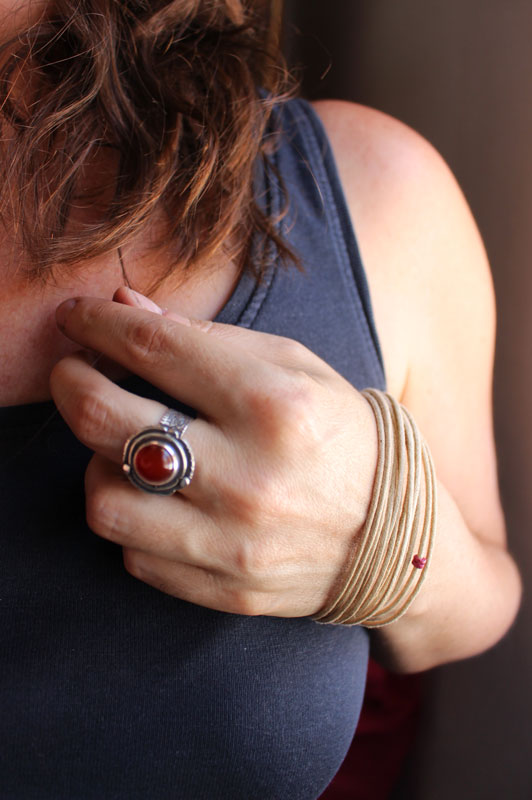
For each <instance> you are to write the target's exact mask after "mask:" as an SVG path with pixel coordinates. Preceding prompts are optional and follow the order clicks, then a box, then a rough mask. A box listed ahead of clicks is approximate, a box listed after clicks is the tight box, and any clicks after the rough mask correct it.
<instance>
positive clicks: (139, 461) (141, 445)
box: [122, 408, 195, 494]
mask: <svg viewBox="0 0 532 800" xmlns="http://www.w3.org/2000/svg"><path fill="white" fill-rule="evenodd" d="M191 422H192V417H189V416H188V415H187V414H182V413H181V412H180V411H175V410H174V409H172V408H169V409H167V411H165V412H164V414H163V415H162V417H161V419H160V420H159V423H158V425H153V426H152V427H149V428H143V429H142V430H141V431H139V432H138V433H135V434H134V435H133V436H130V437H129V439H128V440H127V442H126V443H125V445H124V452H123V455H122V469H123V471H124V472H125V474H126V475H127V476H128V478H129V480H130V481H131V483H132V484H133V485H134V486H136V487H137V489H142V491H144V492H149V493H150V494H173V493H174V492H178V491H179V490H180V489H184V488H185V487H186V486H188V485H189V483H190V481H191V480H192V476H193V475H194V467H195V460H194V455H193V453H192V450H191V449H190V445H189V444H188V442H186V441H185V440H184V439H183V438H182V436H183V434H184V432H185V430H186V429H187V428H188V426H189V424H190V423H191Z"/></svg>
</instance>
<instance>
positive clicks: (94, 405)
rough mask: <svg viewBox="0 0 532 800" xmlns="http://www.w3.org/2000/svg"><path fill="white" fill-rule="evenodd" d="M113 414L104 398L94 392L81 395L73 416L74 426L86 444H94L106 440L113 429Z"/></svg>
mask: <svg viewBox="0 0 532 800" xmlns="http://www.w3.org/2000/svg"><path fill="white" fill-rule="evenodd" d="M110 416H111V412H110V409H109V406H108V404H107V403H106V401H105V400H104V398H103V397H102V396H101V395H100V394H98V393H97V392H95V391H94V392H93V391H90V390H89V391H85V392H83V393H82V394H80V395H79V397H78V398H77V402H76V404H75V408H74V411H73V415H72V424H73V426H74V428H75V430H76V432H77V434H78V436H79V438H80V439H81V440H82V441H83V442H85V444H89V445H90V444H93V443H95V442H98V441H100V440H101V439H102V437H104V438H106V436H107V431H108V430H109V428H110V427H111V419H110Z"/></svg>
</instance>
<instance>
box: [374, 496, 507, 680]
mask: <svg viewBox="0 0 532 800" xmlns="http://www.w3.org/2000/svg"><path fill="white" fill-rule="evenodd" d="M520 594H521V581H520V577H519V572H518V570H517V567H516V565H515V562H514V561H513V559H512V558H511V556H510V555H509V553H508V552H507V550H506V549H505V547H504V545H503V544H499V543H496V542H492V541H488V540H485V539H483V538H482V537H481V535H480V534H478V535H476V534H474V533H473V532H472V531H470V530H469V528H468V527H467V525H466V523H465V522H464V520H463V517H462V515H461V513H460V511H459V509H458V508H457V506H456V503H455V502H454V500H453V499H452V497H451V496H450V494H449V492H448V491H447V490H446V489H445V487H444V486H442V484H441V483H439V484H438V525H437V530H436V536H435V544H434V551H433V554H432V559H431V564H430V569H428V573H427V576H426V579H425V582H424V584H423V587H422V589H421V591H420V593H419V594H418V596H417V597H416V599H415V600H414V602H413V603H412V605H411V606H410V608H409V609H408V611H407V612H406V613H405V614H404V615H403V616H402V617H401V618H400V619H399V620H398V621H397V622H395V623H392V624H390V625H388V626H385V627H383V628H376V629H375V630H374V631H373V634H372V635H373V637H374V646H375V655H376V657H377V658H378V660H380V661H381V662H383V663H385V664H386V665H387V666H389V667H390V668H392V669H394V670H397V671H400V672H417V671H421V670H425V669H429V668H430V667H433V666H437V665H438V664H442V663H445V662H448V661H453V660H455V659H460V658H466V657H468V656H472V655H476V654H477V653H480V652H482V651H483V650H485V649H487V648H488V647H490V646H492V645H493V644H495V643H496V642H497V641H498V640H499V639H500V638H501V637H502V636H503V635H504V633H505V632H506V630H507V629H508V628H509V626H510V625H511V623H512V622H513V620H514V618H515V615H516V613H517V609H518V607H519V600H520Z"/></svg>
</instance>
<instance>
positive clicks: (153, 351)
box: [125, 316, 171, 364]
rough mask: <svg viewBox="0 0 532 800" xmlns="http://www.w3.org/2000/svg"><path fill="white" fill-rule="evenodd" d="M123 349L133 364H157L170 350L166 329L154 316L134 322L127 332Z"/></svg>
mask: <svg viewBox="0 0 532 800" xmlns="http://www.w3.org/2000/svg"><path fill="white" fill-rule="evenodd" d="M125 347H126V350H127V352H128V355H129V356H130V357H131V358H132V359H133V361H135V362H141V363H143V362H148V363H150V364H153V363H158V362H159V361H160V360H161V358H163V357H165V356H167V354H168V352H169V350H170V348H171V343H170V336H169V332H168V328H167V326H166V325H165V324H164V321H162V320H161V319H160V317H156V316H154V317H153V319H151V318H148V319H143V320H140V321H138V322H135V323H134V325H132V327H131V328H130V330H129V331H128V337H127V339H126V342H125Z"/></svg>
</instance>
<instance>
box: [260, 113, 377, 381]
mask: <svg viewBox="0 0 532 800" xmlns="http://www.w3.org/2000/svg"><path fill="white" fill-rule="evenodd" d="M270 135H271V136H275V137H278V141H277V142H276V143H275V142H274V144H276V146H275V150H274V155H273V166H274V169H273V170H269V171H268V176H267V189H268V195H269V197H270V203H271V207H272V208H273V209H275V210H277V209H281V208H282V205H283V188H284V190H285V192H286V196H287V200H288V209H287V212H286V213H285V215H284V216H282V215H281V219H280V221H279V223H278V225H279V228H278V230H279V233H280V234H281V235H282V236H283V237H284V239H285V240H286V241H287V242H288V244H289V245H290V246H291V247H292V248H293V250H294V251H295V252H296V253H297V254H298V256H299V258H300V260H301V264H302V266H303V270H302V271H300V270H296V269H294V268H293V267H290V266H288V267H282V266H279V265H276V269H275V271H274V274H273V276H272V275H269V276H268V279H267V281H266V282H265V285H264V286H263V287H262V289H261V290H259V293H260V302H258V298H255V302H254V303H253V319H252V320H251V319H248V320H247V321H246V322H247V325H249V327H253V328H257V329H263V330H269V331H270V332H278V333H279V334H280V335H284V336H290V337H291V338H295V339H297V340H299V341H302V342H303V343H304V344H306V345H307V346H308V347H310V349H312V350H313V351H314V352H316V353H317V354H318V355H320V356H321V357H322V358H324V359H325V360H326V361H328V363H330V364H331V366H333V367H334V368H335V369H337V370H338V371H339V372H340V373H341V374H343V375H344V377H346V378H347V379H348V380H349V381H351V383H353V384H354V385H355V386H357V387H358V388H362V387H365V386H374V387H377V388H384V385H385V377H384V368H383V361H382V355H381V350H380V346H379V341H378V337H377V332H376V330H375V324H374V320H373V313H372V309H371V301H370V296H369V290H368V284H367V280H366V275H365V273H364V269H363V266H362V261H361V257H360V252H359V248H358V245H357V241H356V237H355V233H354V230H353V225H352V222H351V218H350V215H349V212H348V209H347V204H346V200H345V197H344V193H343V190H342V186H341V184H340V180H339V177H338V170H337V167H336V164H335V161H334V156H333V153H332V150H331V147H330V144H329V141H328V138H327V135H326V133H325V130H324V128H323V126H322V124H321V121H320V119H319V117H318V115H317V114H316V112H315V111H314V109H313V108H312V106H311V105H310V104H309V103H308V102H306V101H305V100H300V99H294V100H290V101H288V102H286V103H283V104H281V105H280V106H279V107H278V108H277V109H276V112H275V115H274V120H273V125H272V132H271V133H270Z"/></svg>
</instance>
